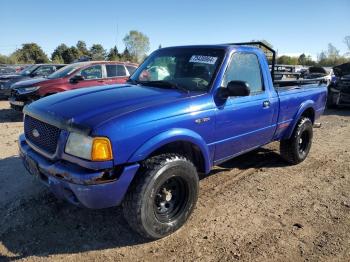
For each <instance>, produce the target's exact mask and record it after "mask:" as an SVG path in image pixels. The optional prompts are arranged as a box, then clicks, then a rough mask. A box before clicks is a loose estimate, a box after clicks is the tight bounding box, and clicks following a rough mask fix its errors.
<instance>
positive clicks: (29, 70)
mask: <svg viewBox="0 0 350 262" xmlns="http://www.w3.org/2000/svg"><path fill="white" fill-rule="evenodd" d="M37 67H38V65H31V66H28V67H26V68H24V69H23V70H22V71H21V72H20V73H19V74H20V75H21V76H28V75H30V74H31V73H32V72H33V71H34V70H35V69H36V68H37Z"/></svg>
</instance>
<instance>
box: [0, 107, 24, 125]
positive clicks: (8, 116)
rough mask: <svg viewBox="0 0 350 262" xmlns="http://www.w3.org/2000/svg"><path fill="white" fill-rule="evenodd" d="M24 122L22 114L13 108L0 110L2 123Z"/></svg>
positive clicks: (0, 121)
mask: <svg viewBox="0 0 350 262" xmlns="http://www.w3.org/2000/svg"><path fill="white" fill-rule="evenodd" d="M22 121H23V114H22V112H19V111H16V110H14V109H11V108H6V109H0V123H9V122H22Z"/></svg>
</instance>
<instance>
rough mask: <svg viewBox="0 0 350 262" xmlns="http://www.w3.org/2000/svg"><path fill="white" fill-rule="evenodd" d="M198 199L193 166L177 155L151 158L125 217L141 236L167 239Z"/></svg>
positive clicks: (136, 183)
mask: <svg viewBox="0 0 350 262" xmlns="http://www.w3.org/2000/svg"><path fill="white" fill-rule="evenodd" d="M197 197H198V174H197V171H196V168H195V167H194V166H193V164H192V163H191V162H190V161H189V160H187V159H186V158H184V157H182V156H180V155H176V154H163V155H159V156H154V157H151V158H150V159H148V160H146V161H144V162H143V163H142V166H141V169H140V172H138V174H137V175H136V177H135V180H134V181H133V183H132V185H131V186H130V188H129V191H128V193H127V195H126V196H125V199H124V202H123V212H124V217H125V219H126V220H127V222H128V223H129V225H130V226H131V227H132V228H133V229H134V230H135V231H136V232H138V233H139V234H140V235H142V236H144V237H146V238H149V239H158V238H162V237H165V236H167V235H169V234H171V233H173V232H174V231H176V230H177V229H179V228H180V227H181V226H182V225H183V224H185V222H186V221H187V219H188V218H189V216H190V215H191V213H192V211H193V209H194V207H195V205H196V202H197Z"/></svg>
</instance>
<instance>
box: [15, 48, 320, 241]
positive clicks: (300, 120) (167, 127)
mask: <svg viewBox="0 0 350 262" xmlns="http://www.w3.org/2000/svg"><path fill="white" fill-rule="evenodd" d="M271 50H272V49H271ZM265 51H266V50H265ZM274 60H275V59H274V56H273V63H274ZM268 61H269V59H267V57H266V55H265V53H264V52H263V51H262V49H260V48H256V47H252V46H247V45H243V44H222V45H206V46H184V47H169V48H163V49H159V50H157V51H155V52H153V53H152V54H151V55H150V56H149V57H148V58H147V59H146V60H145V61H144V62H143V63H142V64H141V66H140V67H139V68H138V69H137V70H136V71H135V73H134V74H133V75H132V76H131V77H130V79H129V80H128V82H127V83H126V84H123V85H113V86H103V87H101V86H100V87H92V88H85V89H79V90H73V91H68V92H63V93H60V94H57V95H53V96H49V97H46V98H44V99H41V100H39V101H36V102H34V103H32V104H30V105H28V106H26V107H25V109H24V134H22V135H21V136H20V138H19V152H20V156H21V158H22V159H23V162H24V165H25V167H26V168H27V170H28V171H29V172H30V173H31V174H32V175H34V176H36V177H38V178H39V179H40V180H41V181H42V182H43V183H44V184H46V185H47V186H48V187H49V188H50V189H51V190H52V192H53V193H54V194H55V195H56V196H57V197H58V198H62V199H65V200H67V201H69V202H71V203H72V204H75V205H78V206H83V207H87V208H106V207H112V206H117V205H122V206H123V213H124V216H125V219H126V221H127V222H128V223H129V224H130V226H131V227H132V228H133V229H134V230H135V231H137V232H138V233H139V234H141V235H143V236H144V237H147V238H150V239H157V238H161V237H164V236H166V235H168V234H170V233H172V232H174V231H175V230H177V229H178V228H180V227H181V226H182V225H183V224H184V223H185V222H186V220H187V219H188V217H189V216H190V214H191V213H192V211H193V209H194V207H195V205H196V201H197V196H198V174H199V173H201V174H209V173H210V170H211V169H212V167H213V166H215V165H218V164H220V163H222V162H224V161H227V160H229V159H231V158H233V157H235V156H238V155H241V154H244V153H246V152H248V151H251V150H253V149H256V148H258V147H261V146H263V145H266V144H268V143H270V142H272V141H280V149H281V155H282V157H283V158H284V159H285V160H286V161H287V162H289V163H291V164H298V163H300V162H302V161H303V160H304V159H305V158H306V157H307V155H308V153H309V150H310V147H311V143H312V136H313V124H314V123H315V121H316V119H317V118H318V117H319V116H320V115H321V114H322V112H323V110H324V108H325V103H326V98H327V89H326V86H325V85H323V84H321V83H307V84H305V83H297V82H296V83H294V85H293V84H291V83H287V84H284V83H283V81H282V82H278V81H276V82H275V83H274V81H273V76H274V75H273V72H272V73H271V72H270V69H269V65H268ZM272 68H274V66H272ZM272 70H273V69H272Z"/></svg>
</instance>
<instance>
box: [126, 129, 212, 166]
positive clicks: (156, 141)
mask: <svg viewBox="0 0 350 262" xmlns="http://www.w3.org/2000/svg"><path fill="white" fill-rule="evenodd" d="M165 152H166V153H181V154H183V155H184V156H186V157H187V158H189V159H190V160H191V161H192V162H193V164H194V165H195V167H196V168H197V170H198V172H201V173H209V171H210V169H211V161H210V154H209V148H208V146H207V144H206V143H205V141H204V139H203V138H202V137H201V136H200V135H199V134H197V133H195V132H194V131H191V130H188V129H181V128H176V129H171V130H168V131H165V132H163V133H160V134H158V135H156V136H154V137H152V138H151V139H149V140H148V141H147V142H145V143H144V144H143V145H142V146H141V147H139V148H138V149H137V150H136V151H135V152H134V153H133V154H132V156H131V157H130V158H129V160H128V162H139V161H142V160H145V159H147V158H148V157H150V156H153V155H156V154H160V153H165Z"/></svg>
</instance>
